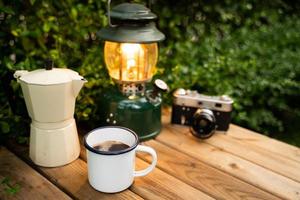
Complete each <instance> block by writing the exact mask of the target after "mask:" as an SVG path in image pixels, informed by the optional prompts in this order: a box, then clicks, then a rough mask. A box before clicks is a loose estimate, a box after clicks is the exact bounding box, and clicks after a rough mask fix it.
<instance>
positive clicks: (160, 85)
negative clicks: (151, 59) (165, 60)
mask: <svg viewBox="0 0 300 200" xmlns="http://www.w3.org/2000/svg"><path fill="white" fill-rule="evenodd" d="M154 90H155V91H157V92H167V91H168V90H169V87H168V85H167V84H166V83H165V82H164V81H163V80H161V79H156V80H155V81H154Z"/></svg>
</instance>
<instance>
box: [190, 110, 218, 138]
mask: <svg viewBox="0 0 300 200" xmlns="http://www.w3.org/2000/svg"><path fill="white" fill-rule="evenodd" d="M215 129H216V118H215V116H214V114H213V112H212V111H211V110H208V109H198V110H197V111H196V112H195V114H194V115H193V121H192V126H191V131H192V134H193V135H194V136H196V137H199V138H202V139H206V138H209V137H210V136H212V135H213V134H214V132H215Z"/></svg>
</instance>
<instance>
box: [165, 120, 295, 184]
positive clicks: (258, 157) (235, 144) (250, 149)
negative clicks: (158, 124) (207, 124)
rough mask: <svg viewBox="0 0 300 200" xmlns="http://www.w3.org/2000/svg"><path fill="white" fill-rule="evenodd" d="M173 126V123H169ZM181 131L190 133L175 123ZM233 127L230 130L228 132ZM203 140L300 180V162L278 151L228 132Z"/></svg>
mask: <svg viewBox="0 0 300 200" xmlns="http://www.w3.org/2000/svg"><path fill="white" fill-rule="evenodd" d="M167 126H172V125H170V124H169V125H167ZM173 126H174V127H176V131H178V132H179V133H182V134H185V135H190V131H189V128H188V127H186V126H179V125H176V126H175V125H173ZM230 133H231V129H229V130H228V134H230ZM202 142H204V143H208V144H211V145H213V146H215V147H217V148H220V149H224V151H226V152H229V153H231V154H233V155H236V156H238V157H240V158H243V159H245V160H248V161H251V162H253V163H256V164H258V165H260V166H262V167H264V168H267V169H270V170H271V171H274V172H276V173H278V174H281V175H283V176H285V177H288V178H290V179H293V180H295V181H297V182H300V173H299V169H300V163H299V162H297V161H294V160H291V159H288V158H286V157H283V156H280V155H278V154H277V153H273V152H270V151H268V150H266V149H263V148H259V147H256V146H253V145H251V144H248V143H246V145H245V143H244V142H242V141H239V140H236V139H233V138H232V137H228V135H227V134H226V135H225V134H221V133H216V134H214V136H213V137H211V138H209V139H206V140H203V141H202Z"/></svg>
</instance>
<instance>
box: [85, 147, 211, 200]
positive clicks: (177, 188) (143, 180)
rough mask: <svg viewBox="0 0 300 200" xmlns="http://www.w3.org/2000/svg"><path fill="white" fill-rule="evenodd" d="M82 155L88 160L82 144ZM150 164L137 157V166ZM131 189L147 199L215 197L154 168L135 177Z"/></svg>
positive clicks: (144, 166)
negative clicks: (148, 172) (145, 173)
mask: <svg viewBox="0 0 300 200" xmlns="http://www.w3.org/2000/svg"><path fill="white" fill-rule="evenodd" d="M80 157H81V158H82V159H83V160H86V151H85V148H84V147H83V146H81V152H80ZM147 166H149V164H148V163H147V162H145V161H143V160H142V159H139V158H136V167H137V168H138V169H144V168H146V167H147ZM130 190H132V191H133V192H135V193H136V194H138V195H140V196H142V197H143V198H146V199H151V200H152V199H153V200H154V199H191V200H192V199H203V200H205V199H213V198H212V197H210V196H208V195H207V194H205V193H203V192H201V191H199V190H197V189H195V188H194V187H191V186H189V185H187V184H186V183H184V182H182V181H180V180H179V179H176V178H175V177H173V176H171V175H169V174H167V173H165V172H163V171H161V170H160V169H158V168H156V169H154V170H153V171H152V172H151V173H150V174H148V175H147V176H144V177H139V178H135V181H134V184H133V185H132V186H131V187H130Z"/></svg>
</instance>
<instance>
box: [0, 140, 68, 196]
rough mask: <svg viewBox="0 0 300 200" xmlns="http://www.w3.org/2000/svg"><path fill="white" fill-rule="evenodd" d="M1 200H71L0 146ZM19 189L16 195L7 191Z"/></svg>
mask: <svg viewBox="0 0 300 200" xmlns="http://www.w3.org/2000/svg"><path fill="white" fill-rule="evenodd" d="M0 183H1V185H0V199H3V200H4V199H71V198H70V197H69V196H68V195H67V194H65V193H64V192H62V191H61V190H59V189H58V188H57V187H56V186H54V185H53V184H52V183H51V182H49V181H48V180H47V179H45V178H44V177H43V176H41V175H40V174H39V173H38V172H36V171H35V170H34V169H32V168H31V167H29V166H28V165H26V164H25V163H24V162H23V161H22V160H20V159H19V158H17V157H16V156H15V155H14V154H12V153H11V152H9V151H8V150H7V149H6V148H4V147H1V146H0ZM8 188H10V189H17V188H19V189H17V190H16V193H15V194H11V193H8V191H7V189H8Z"/></svg>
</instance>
